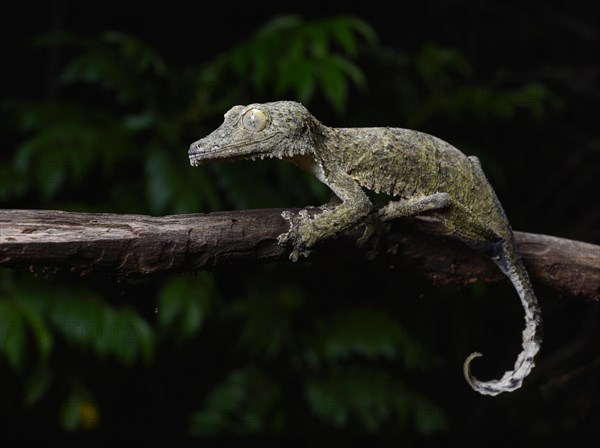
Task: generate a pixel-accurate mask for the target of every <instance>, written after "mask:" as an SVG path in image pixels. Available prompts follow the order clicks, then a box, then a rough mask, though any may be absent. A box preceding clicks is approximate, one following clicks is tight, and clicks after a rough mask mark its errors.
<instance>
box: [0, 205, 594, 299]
mask: <svg viewBox="0 0 600 448" xmlns="http://www.w3.org/2000/svg"><path fill="white" fill-rule="evenodd" d="M281 211H282V210H280V209H264V210H244V211H232V212H219V213H210V214H192V215H175V216H164V217H150V216H143V215H117V214H104V213H101V214H96V213H70V212H63V211H47V210H0V267H10V268H15V269H30V270H36V269H42V270H54V269H66V270H69V271H71V272H76V273H79V274H81V275H84V274H87V273H90V272H92V271H102V272H105V273H106V272H110V273H113V274H116V275H118V276H123V277H126V276H140V275H151V274H157V273H161V272H175V271H193V270H198V269H207V268H211V267H216V266H225V265H228V264H232V263H244V262H245V263H257V262H270V261H285V262H288V261H287V256H288V253H289V249H287V248H285V247H282V246H279V245H278V244H277V236H278V235H279V234H280V233H283V232H285V231H286V230H287V228H288V225H287V222H286V221H285V220H283V219H282V218H281V216H280V214H281ZM361 233H362V230H361V229H354V230H352V231H349V232H346V233H344V234H343V235H341V236H340V237H339V238H337V239H335V240H332V241H327V242H324V243H322V244H319V247H318V250H315V252H314V255H311V259H315V260H319V259H321V260H322V259H331V258H335V259H345V260H348V259H358V257H359V256H361V255H360V251H359V250H358V249H356V247H355V241H356V238H357V237H359V236H360V235H361ZM515 239H516V242H517V245H518V248H519V251H520V252H521V255H522V256H523V260H524V262H525V265H526V267H527V269H528V271H529V273H530V275H531V277H532V278H533V280H534V281H536V282H539V283H541V284H544V285H546V286H548V287H550V288H552V289H554V290H556V291H558V292H560V293H564V294H568V295H572V296H581V297H583V298H586V299H589V300H599V299H600V246H597V245H594V244H589V243H584V242H580V241H573V240H567V239H564V238H557V237H553V236H547V235H537V234H531V233H523V232H515ZM386 247H387V248H395V249H396V250H395V252H396V254H393V253H390V252H393V251H390V250H388V251H387V252H386V253H384V254H382V255H381V256H378V257H377V259H376V262H379V263H384V264H382V265H383V266H386V268H392V269H412V270H416V271H418V272H420V273H421V274H422V275H424V276H425V277H427V278H430V279H432V280H434V281H436V282H438V283H470V282H473V281H475V280H476V279H483V280H486V281H501V280H505V278H504V276H503V275H502V274H501V273H500V271H499V270H498V269H497V268H496V266H495V265H494V264H493V263H492V262H491V261H490V260H489V259H487V258H486V257H485V256H483V255H479V254H476V253H474V252H472V251H471V250H470V249H469V248H467V247H466V246H465V245H464V244H463V243H462V242H460V241H458V240H457V239H455V238H453V237H452V236H450V235H448V233H447V231H446V230H445V229H444V228H443V227H442V226H441V225H439V224H435V223H431V222H422V221H419V220H413V221H410V222H401V223H399V224H394V227H393V229H392V232H391V233H390V234H389V237H388V239H387V242H386Z"/></svg>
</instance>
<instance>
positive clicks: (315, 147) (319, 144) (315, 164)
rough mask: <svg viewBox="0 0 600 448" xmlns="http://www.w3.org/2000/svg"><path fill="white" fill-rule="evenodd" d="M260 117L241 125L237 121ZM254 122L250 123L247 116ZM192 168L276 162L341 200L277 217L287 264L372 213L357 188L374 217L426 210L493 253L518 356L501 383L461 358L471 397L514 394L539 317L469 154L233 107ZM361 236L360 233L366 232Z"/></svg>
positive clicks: (411, 136) (289, 113)
mask: <svg viewBox="0 0 600 448" xmlns="http://www.w3.org/2000/svg"><path fill="white" fill-rule="evenodd" d="M250 110H252V113H251V114H250V115H249V116H253V117H257V116H258V117H264V122H261V123H260V124H261V126H258V127H255V125H254V124H253V125H252V126H247V125H246V124H245V122H244V119H243V117H244V116H245V114H246V112H247V111H250ZM253 119H254V118H253ZM189 157H190V162H191V164H192V165H201V164H204V163H208V162H215V161H223V160H236V159H253V158H256V157H261V158H262V157H274V158H279V159H285V160H289V161H291V162H293V163H295V164H296V165H298V166H299V167H301V168H303V169H306V170H308V171H310V172H312V173H313V174H314V175H315V176H316V177H317V178H318V179H320V180H321V181H322V182H324V183H325V184H326V185H327V186H329V188H331V190H332V191H333V193H334V194H335V195H336V196H337V197H338V198H339V199H340V202H339V204H337V205H335V206H325V207H323V211H322V212H321V213H319V214H317V215H314V216H310V215H309V213H308V211H307V210H302V211H300V212H299V213H297V214H292V213H290V212H284V213H283V215H282V216H283V217H284V218H285V219H287V220H289V222H290V230H289V231H288V232H286V233H284V234H282V235H280V236H279V242H280V243H281V244H289V245H291V246H292V252H291V255H290V258H291V259H292V260H294V261H296V260H297V259H298V257H299V256H302V255H304V256H308V255H309V253H310V250H311V248H312V247H313V246H314V245H315V244H316V243H317V242H318V241H321V240H323V239H327V238H331V237H333V236H335V235H336V234H338V233H339V232H341V231H343V230H346V229H348V228H349V227H352V226H355V225H358V224H361V223H365V224H367V229H368V228H369V225H368V224H369V223H368V221H366V220H367V218H369V219H371V217H372V216H373V214H372V213H371V212H372V209H373V205H372V204H371V202H370V200H369V198H368V196H367V195H366V194H365V192H364V191H363V189H369V190H373V191H375V192H377V193H385V194H387V195H389V196H390V198H391V200H390V203H389V204H388V205H386V206H385V207H383V208H382V209H381V210H378V211H377V212H376V214H375V216H376V217H377V218H378V219H380V220H383V221H385V220H390V219H395V218H401V217H408V216H415V215H422V214H427V215H428V216H429V217H433V218H435V219H438V220H440V221H441V222H443V223H444V224H445V225H446V226H447V227H448V228H449V229H450V230H451V231H452V232H454V233H455V234H456V235H457V236H459V237H460V238H461V239H462V240H463V241H465V242H466V243H467V244H468V245H469V246H471V247H472V248H474V249H476V250H479V251H481V252H484V253H486V254H488V255H490V256H491V258H492V260H493V261H494V262H495V263H496V264H497V265H498V266H499V268H500V269H501V270H502V271H503V272H504V274H505V275H506V276H507V277H508V278H509V279H510V280H511V282H512V283H513V285H514V287H515V289H516V290H517V292H518V293H519V297H520V298H521V303H522V305H523V307H524V310H525V322H526V327H525V330H524V331H523V351H522V352H521V353H520V354H519V357H518V359H517V362H516V363H515V367H514V369H513V370H512V371H508V372H506V373H505V374H504V375H503V377H502V378H500V379H499V380H494V381H488V382H482V381H479V380H477V379H476V378H474V377H473V376H472V375H471V373H470V370H469V363H470V362H471V360H472V359H474V358H475V357H477V356H481V355H480V354H479V353H474V354H472V355H471V356H469V357H468V358H467V360H466V361H465V366H464V372H465V378H466V379H467V381H468V383H469V384H470V385H471V386H472V387H473V389H475V390H476V391H478V392H480V393H482V394H487V395H497V394H499V393H501V392H507V391H512V390H515V389H517V388H519V387H520V386H521V384H522V382H523V379H524V378H525V377H526V376H527V375H528V374H529V372H530V371H531V369H532V368H533V366H534V358H535V355H536V354H537V352H538V351H539V348H540V344H541V330H540V326H541V317H540V310H539V307H538V305H537V299H536V297H535V294H534V293H533V289H532V287H531V284H530V282H529V278H528V276H527V272H526V271H525V269H524V267H523V264H522V263H521V260H520V258H519V256H518V254H517V251H516V249H515V246H514V242H513V236H512V230H511V228H510V225H509V223H508V220H507V219H506V216H505V214H504V211H503V209H502V206H501V205H500V202H499V201H498V199H497V197H496V194H495V193H494V190H493V189H492V187H491V186H490V184H489V182H488V181H487V179H486V177H485V175H484V173H483V171H482V169H481V166H480V164H479V161H478V160H477V158H476V157H467V156H466V155H464V154H463V153H462V152H460V151H459V150H458V149H456V148H454V147H453V146H451V145H450V144H448V143H446V142H444V141H442V140H440V139H438V138H437V137H434V136H431V135H428V134H424V133H422V132H418V131H412V130H407V129H399V128H330V127H327V126H324V125H323V124H321V123H320V122H319V121H318V120H317V119H316V118H314V117H313V116H312V115H311V114H310V113H309V112H308V110H306V108H305V107H304V106H302V105H301V104H299V103H296V102H292V101H278V102H274V103H265V104H251V105H248V106H246V107H243V106H235V107H233V108H232V109H231V110H230V111H228V112H227V113H226V114H225V120H224V123H223V124H222V125H221V126H220V127H219V128H218V129H217V130H215V131H214V132H212V133H211V134H210V135H208V136H207V137H205V138H203V139H201V140H198V141H197V142H195V143H193V144H192V145H191V146H190V149H189ZM366 233H367V232H366Z"/></svg>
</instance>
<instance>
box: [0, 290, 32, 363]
mask: <svg viewBox="0 0 600 448" xmlns="http://www.w3.org/2000/svg"><path fill="white" fill-rule="evenodd" d="M25 342H26V341H25V331H24V322H23V317H22V315H21V313H20V312H19V310H18V307H16V306H15V305H14V304H13V303H11V302H10V301H8V300H2V301H0V353H4V356H6V359H7V361H8V363H9V365H10V366H11V367H12V368H13V369H15V370H17V371H19V370H20V369H21V368H22V367H23V362H24V358H25V350H26V345H25Z"/></svg>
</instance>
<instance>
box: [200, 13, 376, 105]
mask: <svg viewBox="0 0 600 448" xmlns="http://www.w3.org/2000/svg"><path fill="white" fill-rule="evenodd" d="M376 41H377V37H376V35H375V33H374V31H373V30H372V29H371V28H370V27H369V26H368V25H367V24H366V23H365V22H363V21H361V20H359V19H356V18H354V17H339V18H335V19H326V20H319V21H315V22H305V21H304V20H302V19H301V18H300V17H297V16H283V17H279V18H277V19H275V20H273V21H271V22H269V23H268V24H267V25H265V26H263V27H262V28H260V29H259V30H258V31H257V32H256V34H255V35H254V36H253V37H252V38H250V39H248V40H247V41H246V42H244V43H243V44H241V45H238V46H237V47H235V48H233V49H232V50H231V52H230V53H228V54H226V55H223V56H222V57H221V58H219V59H217V61H215V63H214V68H213V70H214V72H212V71H211V72H209V73H210V77H211V79H217V78H218V77H220V76H223V75H226V74H227V73H228V72H230V71H231V72H232V73H233V75H234V76H235V79H236V82H235V83H234V84H233V86H235V87H234V89H236V88H237V89H241V90H242V91H244V90H245V89H248V88H249V89H251V90H252V91H255V92H258V94H259V95H263V94H264V93H265V92H266V91H267V89H271V88H274V91H275V94H276V95H277V96H278V97H281V96H286V95H287V96H289V95H290V94H291V95H292V96H293V97H295V98H296V99H298V100H299V101H301V102H303V103H308V102H310V101H311V100H312V99H313V97H314V95H315V93H316V91H317V88H319V89H320V90H321V92H322V93H323V94H324V96H325V98H326V99H327V100H328V101H329V103H330V104H331V105H332V106H333V108H334V109H335V110H336V111H337V112H338V113H342V112H343V111H345V110H346V104H347V101H348V93H349V88H350V82H352V83H353V84H354V85H355V86H356V87H358V88H361V89H364V88H365V87H366V81H365V77H364V74H363V72H362V71H361V70H360V69H359V68H358V66H356V65H355V64H354V63H353V62H352V61H351V58H353V57H356V55H357V54H358V48H359V46H360V45H361V44H363V43H366V44H367V45H374V44H375V43H376ZM240 96H242V97H243V95H240Z"/></svg>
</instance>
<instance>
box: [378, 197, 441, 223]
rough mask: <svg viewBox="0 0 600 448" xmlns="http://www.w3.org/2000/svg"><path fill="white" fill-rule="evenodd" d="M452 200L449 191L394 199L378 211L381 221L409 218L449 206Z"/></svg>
mask: <svg viewBox="0 0 600 448" xmlns="http://www.w3.org/2000/svg"><path fill="white" fill-rule="evenodd" d="M451 202H452V201H451V199H450V195H449V194H448V193H435V194H432V195H431V196H425V197H417V198H410V199H403V200H400V201H392V202H389V203H388V204H387V205H386V206H385V207H382V208H381V209H380V210H379V211H378V212H377V217H378V218H379V219H380V220H381V221H389V220H390V219H397V218H408V217H411V216H417V215H420V214H421V213H425V212H430V211H433V210H440V209H443V208H447V207H448V206H449V205H450V204H451Z"/></svg>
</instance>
